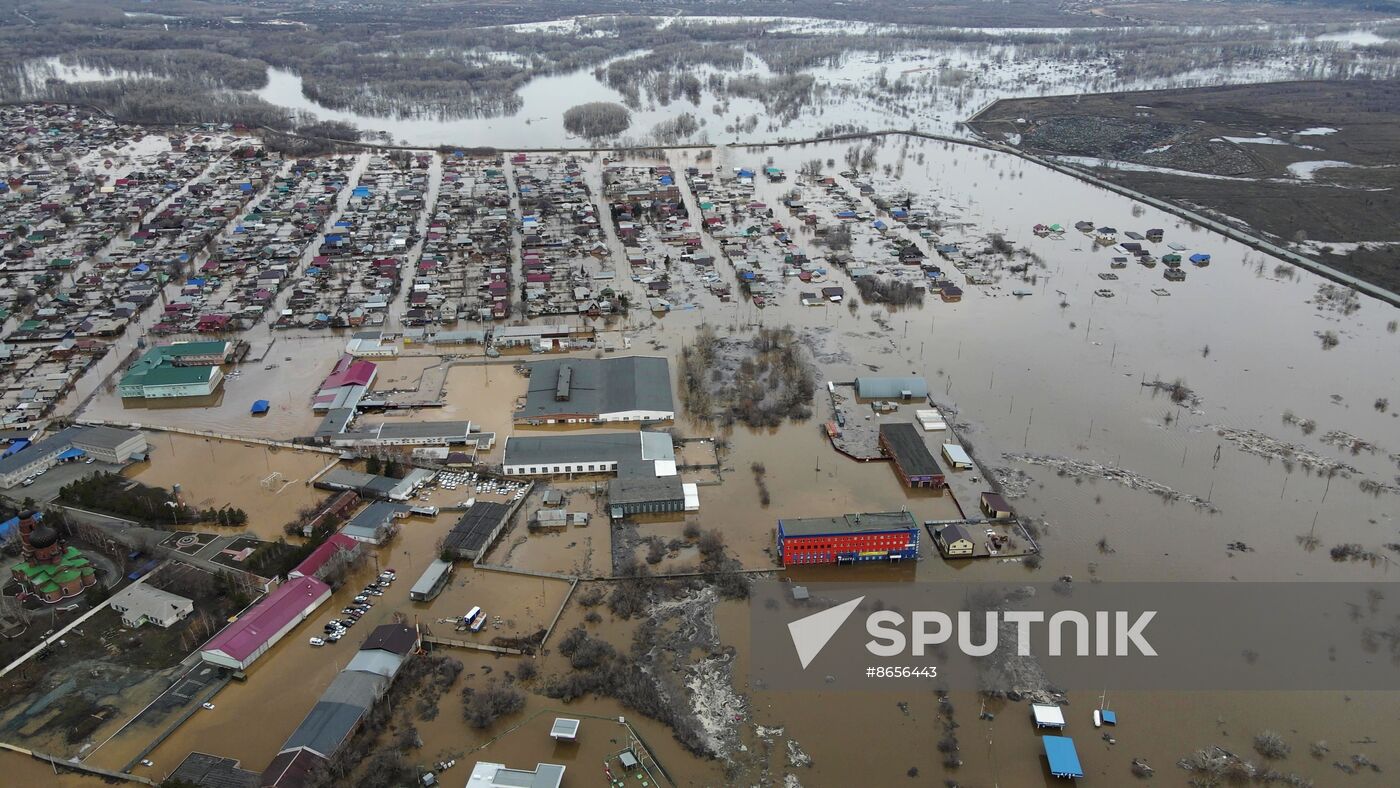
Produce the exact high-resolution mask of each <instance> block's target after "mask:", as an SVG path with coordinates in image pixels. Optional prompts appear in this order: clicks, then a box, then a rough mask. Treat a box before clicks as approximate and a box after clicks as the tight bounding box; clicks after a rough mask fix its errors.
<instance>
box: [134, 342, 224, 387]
mask: <svg viewBox="0 0 1400 788" xmlns="http://www.w3.org/2000/svg"><path fill="white" fill-rule="evenodd" d="M232 352H233V348H232V345H231V343H228V342H218V341H215V342H178V343H176V344H173V345H162V346H160V347H153V348H151V349H150V350H148V351H146V354H145V355H143V356H142V357H141V358H139V359H137V361H136V363H135V364H133V365H132V366H131V369H129V370H127V372H126V374H125V375H123V376H122V379H121V385H120V388H121V395H122V397H124V398H134V399H170V398H174V397H202V396H205V395H208V394H212V393H214V392H215V391H216V390H218V388H219V384H220V383H222V382H223V379H224V373H223V370H221V369H220V368H219V365H220V364H223V363H225V362H226V361H227V360H228V359H229V357H230V356H231V355H232Z"/></svg>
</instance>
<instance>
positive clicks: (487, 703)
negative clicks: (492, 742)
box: [462, 679, 525, 728]
mask: <svg viewBox="0 0 1400 788" xmlns="http://www.w3.org/2000/svg"><path fill="white" fill-rule="evenodd" d="M523 708H525V693H523V692H521V691H520V690H518V689H516V688H514V687H510V686H507V685H505V684H501V683H500V682H498V681H496V680H495V679H492V680H490V681H488V682H486V686H485V687H482V688H481V689H474V688H472V687H467V688H466V689H464V690H462V716H463V717H464V718H465V719H466V722H467V724H468V725H470V726H471V727H473V728H489V727H491V725H492V724H494V723H495V722H496V720H498V719H500V718H501V717H504V716H506V715H508V714H514V713H516V712H517V711H520V710H521V709H523Z"/></svg>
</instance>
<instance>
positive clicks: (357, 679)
mask: <svg viewBox="0 0 1400 788" xmlns="http://www.w3.org/2000/svg"><path fill="white" fill-rule="evenodd" d="M358 653H359V652H356V654H358ZM388 686H389V679H388V677H386V676H381V675H379V674H378V673H373V672H369V671H359V670H350V669H349V668H346V669H345V670H342V671H341V672H339V673H337V674H335V678H334V679H331V683H330V685H329V686H327V687H326V691H325V692H323V693H321V699H320V701H319V703H336V704H340V703H343V704H346V705H350V706H358V707H360V708H362V709H368V708H369V707H371V706H373V705H374V702H375V701H376V700H378V699H379V697H380V696H381V695H383V694H384V690H385V688H387V687H388ZM291 746H293V745H292V744H291V743H290V740H289V743H288V744H287V747H291ZM318 752H322V753H325V752H326V751H325V750H318ZM327 754H329V753H327Z"/></svg>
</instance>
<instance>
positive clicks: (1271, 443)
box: [1211, 425, 1357, 477]
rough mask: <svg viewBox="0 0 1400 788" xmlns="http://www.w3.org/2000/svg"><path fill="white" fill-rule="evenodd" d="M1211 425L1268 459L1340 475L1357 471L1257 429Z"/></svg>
mask: <svg viewBox="0 0 1400 788" xmlns="http://www.w3.org/2000/svg"><path fill="white" fill-rule="evenodd" d="M1211 429H1213V430H1215V432H1216V434H1217V435H1219V436H1220V437H1222V438H1224V439H1225V440H1227V441H1230V442H1231V443H1234V444H1235V445H1236V446H1238V447H1239V448H1240V449H1241V450H1243V451H1246V452H1248V453H1250V454H1253V455H1255V456H1258V457H1263V458H1264V459H1267V460H1289V461H1292V462H1296V463H1298V464H1299V465H1302V466H1303V467H1304V468H1307V469H1308V470H1310V471H1317V472H1319V473H1321V474H1333V473H1340V474H1341V475H1342V476H1343V477H1347V476H1350V475H1351V474H1353V473H1356V472H1357V470H1356V469H1355V468H1353V467H1351V466H1350V465H1347V464H1346V463H1344V462H1341V461H1339V460H1334V459H1331V458H1329V457H1323V456H1322V455H1320V454H1316V453H1314V452H1311V451H1308V450H1307V449H1304V448H1303V447H1301V446H1295V445H1293V444H1291V443H1286V442H1284V441H1281V440H1279V439H1277V438H1271V437H1269V436H1268V435H1265V434H1264V433H1262V432H1260V431H1258V430H1247V429H1239V428H1236V427H1224V426H1220V425H1212V426H1211Z"/></svg>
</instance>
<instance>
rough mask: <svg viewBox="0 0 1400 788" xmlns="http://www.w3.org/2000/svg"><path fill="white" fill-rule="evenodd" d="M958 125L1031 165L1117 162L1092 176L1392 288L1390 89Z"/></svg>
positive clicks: (1188, 98) (1012, 113)
mask: <svg viewBox="0 0 1400 788" xmlns="http://www.w3.org/2000/svg"><path fill="white" fill-rule="evenodd" d="M970 125H971V126H972V127H973V128H974V129H975V130H976V131H977V133H978V134H980V135H981V136H982V137H984V138H986V139H989V140H994V141H998V142H1005V143H1010V144H1014V145H1017V146H1019V147H1021V148H1022V149H1024V150H1027V151H1032V152H1035V153H1038V154H1042V155H1051V156H1074V157H1085V158H1092V159H1105V160H1109V161H1112V162H1126V163H1127V165H1126V166H1125V165H1118V166H1116V167H1109V166H1104V167H1099V168H1097V173H1096V174H1098V175H1099V176H1101V177H1105V178H1109V179H1111V180H1115V181H1117V182H1119V183H1122V184H1123V185H1125V186H1127V187H1129V188H1132V189H1134V190H1137V191H1140V192H1142V193H1144V194H1150V195H1152V196H1155V197H1159V198H1162V199H1167V200H1172V201H1174V202H1177V203H1180V204H1182V205H1184V206H1186V207H1189V208H1193V209H1198V210H1201V211H1203V212H1206V213H1213V214H1217V215H1219V216H1221V217H1223V218H1225V219H1227V220H1232V221H1235V222H1236V223H1239V224H1243V225H1247V226H1248V227H1249V228H1251V229H1252V230H1254V231H1256V232H1262V233H1264V234H1267V235H1271V236H1273V238H1274V239H1276V240H1277V241H1279V242H1282V243H1296V244H1302V243H1304V242H1311V245H1310V246H1309V247H1307V248H1304V247H1301V246H1300V251H1302V252H1303V253H1308V254H1315V255H1316V254H1319V253H1320V259H1321V260H1322V261H1323V262H1325V263H1327V264H1328V265H1331V266H1334V267H1336V268H1338V269H1341V270H1343V271H1346V272H1348V273H1351V274H1353V275H1356V276H1359V277H1361V278H1364V279H1367V280H1368V281H1371V282H1375V283H1376V284H1379V285H1381V286H1383V287H1387V288H1389V289H1392V290H1395V289H1397V288H1400V246H1398V245H1397V244H1400V225H1397V224H1396V222H1395V221H1394V220H1393V217H1394V216H1395V215H1396V214H1397V212H1398V211H1400V188H1397V187H1400V166H1397V165H1396V162H1397V161H1400V81H1379V80H1376V81H1309V82H1276V83H1266V84H1259V85H1234V86H1227V87H1216V88H1195V89H1181V90H1157V91H1143V92H1137V93H1102V94H1094V95H1087V96H1047V97H1040V98H1027V99H1014V100H1008V101H1002V102H999V103H998V104H996V105H994V106H993V107H991V108H989V109H988V110H987V111H986V112H984V113H983V114H982V115H980V116H978V117H977V118H976V119H975V120H974V121H972V122H971V123H970ZM1086 166H1093V165H1092V164H1088V165H1086ZM1192 173H1194V174H1192Z"/></svg>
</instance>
